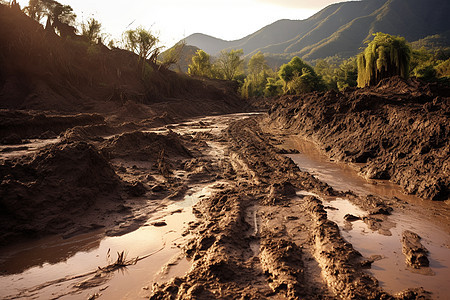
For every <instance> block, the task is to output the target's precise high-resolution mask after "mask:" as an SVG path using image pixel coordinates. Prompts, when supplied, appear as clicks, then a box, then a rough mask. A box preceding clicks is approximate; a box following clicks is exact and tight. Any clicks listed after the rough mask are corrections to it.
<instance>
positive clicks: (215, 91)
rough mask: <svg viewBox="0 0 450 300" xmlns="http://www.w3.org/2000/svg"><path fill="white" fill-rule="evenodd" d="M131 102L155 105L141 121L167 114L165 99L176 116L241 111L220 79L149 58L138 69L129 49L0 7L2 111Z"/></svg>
mask: <svg viewBox="0 0 450 300" xmlns="http://www.w3.org/2000/svg"><path fill="white" fill-rule="evenodd" d="M130 102H132V103H137V105H141V104H146V105H154V106H155V109H153V110H151V111H149V110H148V109H142V108H141V110H143V111H144V112H146V113H147V118H149V117H150V116H155V115H161V114H162V113H163V112H164V111H167V109H166V108H167V107H166V106H165V105H162V104H163V103H170V105H175V106H178V107H181V108H184V109H177V110H175V111H176V112H177V113H180V115H182V116H183V115H189V116H193V115H201V114H210V113H226V112H233V111H237V110H239V109H241V108H242V102H241V101H240V99H239V98H238V97H237V96H236V93H235V87H234V86H232V85H230V84H228V83H226V82H212V81H202V80H197V79H193V78H190V77H187V76H185V75H182V74H177V73H175V72H172V71H169V70H167V69H165V68H163V67H160V66H158V65H155V64H152V63H151V62H148V66H147V67H145V68H142V66H140V65H139V64H138V57H137V55H135V54H134V53H132V52H129V51H126V50H122V49H118V48H113V49H109V48H107V47H106V46H104V45H102V44H90V43H89V42H87V41H86V40H85V39H84V38H83V37H81V36H73V37H66V38H61V37H59V36H58V35H56V34H55V33H54V32H53V31H52V30H46V29H44V28H43V27H42V25H41V24H38V23H37V22H35V21H34V20H32V19H30V18H29V17H28V16H26V15H25V14H23V13H22V12H21V11H19V10H17V9H14V8H10V7H8V6H5V5H3V4H0V108H7V109H25V110H30V109H33V110H41V111H43V110H45V111H50V110H51V111H58V112H66V113H69V112H70V113H73V112H97V113H102V114H111V113H114V114H120V112H121V110H124V109H127V110H128V107H129V106H130ZM188 104H189V105H188ZM191 104H192V105H191ZM170 105H169V106H170ZM191 106H192V107H193V108H195V109H189V108H190V107H191ZM184 110H186V112H183V111H184ZM148 112H150V114H148ZM128 113H129V114H130V111H128ZM131 113H133V111H132V112H131ZM134 113H138V114H139V110H138V111H137V112H136V111H134ZM170 113H172V114H173V112H170ZM175 115H178V114H175ZM131 117H132V116H131Z"/></svg>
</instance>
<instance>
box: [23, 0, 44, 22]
mask: <svg viewBox="0 0 450 300" xmlns="http://www.w3.org/2000/svg"><path fill="white" fill-rule="evenodd" d="M23 11H24V13H26V14H27V15H28V16H29V17H30V18H32V19H33V20H35V21H37V22H40V21H41V20H42V18H43V17H44V16H45V6H44V3H43V2H42V1H41V0H30V1H29V2H28V6H25V7H24V8H23Z"/></svg>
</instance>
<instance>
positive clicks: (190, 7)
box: [18, 0, 343, 47]
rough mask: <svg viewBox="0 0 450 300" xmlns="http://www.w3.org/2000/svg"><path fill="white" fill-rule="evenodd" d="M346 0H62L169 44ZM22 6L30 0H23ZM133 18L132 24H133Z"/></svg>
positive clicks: (251, 27)
mask: <svg viewBox="0 0 450 300" xmlns="http://www.w3.org/2000/svg"><path fill="white" fill-rule="evenodd" d="M342 1H343V0H315V1H312V0H161V1H156V0H147V1H145V0H128V1H111V0H110V1H106V0H59V2H60V3H62V4H68V5H70V6H72V8H73V10H74V12H75V13H76V14H77V17H78V21H79V22H81V20H83V19H84V20H86V19H88V18H89V17H91V16H93V17H94V18H96V19H97V20H99V21H100V23H102V29H103V31H104V32H107V33H109V34H111V35H112V37H113V38H116V39H117V38H120V36H121V34H122V32H123V31H125V30H126V29H130V28H135V27H137V26H139V25H141V26H143V27H144V28H147V29H151V30H152V31H153V32H156V33H157V35H158V36H159V38H160V40H161V44H162V45H164V46H168V47H170V46H172V45H173V44H175V43H176V42H178V41H179V40H181V39H182V38H184V37H187V36H189V35H190V34H192V33H197V32H200V33H205V34H209V35H212V36H215V37H218V38H222V39H225V40H234V39H239V38H242V37H244V36H246V35H248V34H250V33H253V32H255V31H256V30H258V29H260V28H261V27H263V26H265V25H268V24H270V23H272V22H274V21H276V20H279V19H293V20H301V19H306V18H308V17H309V16H311V15H313V14H314V13H316V12H317V11H319V10H320V9H322V8H324V7H325V6H327V5H329V4H331V3H336V2H342ZM18 2H19V3H20V4H21V6H22V7H23V6H26V5H28V0H18ZM130 24H131V25H130Z"/></svg>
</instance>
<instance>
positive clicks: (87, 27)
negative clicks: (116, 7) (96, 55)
mask: <svg viewBox="0 0 450 300" xmlns="http://www.w3.org/2000/svg"><path fill="white" fill-rule="evenodd" d="M101 28H102V25H101V24H100V22H99V21H97V20H96V19H94V18H90V19H89V20H88V21H87V23H84V22H83V23H81V35H82V36H84V37H86V38H87V39H88V40H89V42H91V43H96V42H97V40H98V39H99V38H100V37H101Z"/></svg>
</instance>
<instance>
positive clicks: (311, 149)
mask: <svg viewBox="0 0 450 300" xmlns="http://www.w3.org/2000/svg"><path fill="white" fill-rule="evenodd" d="M285 146H286V147H287V148H295V149H298V150H299V151H300V152H301V153H300V154H294V155H288V156H289V157H291V158H292V159H293V161H294V162H296V163H297V165H298V166H299V167H300V169H302V170H305V171H307V172H310V173H311V174H313V175H315V176H316V177H317V178H318V179H320V180H322V181H324V182H327V183H328V184H329V185H330V186H332V187H333V188H335V189H337V190H342V191H347V190H352V191H354V192H355V193H357V194H361V195H367V194H372V195H379V196H382V197H397V198H399V199H401V200H403V201H405V208H404V209H402V211H401V212H400V211H399V210H396V211H394V213H393V214H392V215H391V216H389V217H388V220H387V221H386V223H388V225H390V226H389V227H391V228H390V229H389V232H390V233H387V234H386V233H384V234H380V233H379V232H377V231H372V230H370V229H369V228H368V227H367V225H366V224H365V223H364V222H363V221H355V222H352V223H351V228H349V224H348V222H345V221H344V219H343V217H344V215H345V214H353V215H356V216H361V217H362V216H365V215H367V212H365V211H364V210H362V209H360V208H359V207H357V206H355V205H354V204H352V203H350V202H349V201H348V200H347V199H341V198H336V199H323V200H324V201H325V205H326V206H327V207H328V209H327V212H328V216H329V218H330V219H331V220H333V221H335V222H336V223H337V224H338V225H339V227H340V229H341V233H342V236H343V237H344V238H345V239H346V240H348V241H349V242H350V243H352V245H353V247H354V248H355V249H356V250H358V251H359V252H360V253H361V254H362V255H363V256H365V257H368V258H369V257H371V256H379V257H380V258H381V259H379V260H376V261H375V262H374V263H373V264H372V268H371V269H369V270H368V272H369V273H371V274H373V275H374V276H375V277H376V278H377V279H378V280H379V282H380V285H381V286H382V287H383V288H384V289H385V290H386V291H388V292H391V293H396V292H399V291H402V290H404V289H406V288H413V287H423V288H424V289H425V290H428V291H430V292H432V293H433V298H434V299H448V295H450V285H449V284H448V283H449V278H450V230H449V226H448V225H449V224H448V223H449V217H450V214H449V209H448V204H446V203H435V202H430V201H422V200H420V199H418V198H415V197H412V196H408V195H405V194H403V193H402V191H401V189H400V188H399V187H398V186H396V185H394V184H390V183H388V182H380V181H378V182H375V181H366V180H365V179H363V178H361V177H360V176H358V173H357V171H356V168H355V167H350V166H348V165H345V164H340V163H335V162H332V161H330V160H329V159H328V158H327V157H326V156H324V155H322V154H321V153H320V152H319V149H318V148H317V147H316V145H315V144H313V143H311V142H309V141H306V140H304V139H302V138H300V137H292V138H291V139H289V140H288V141H287V142H286V145H285ZM404 230H411V231H413V232H416V233H417V234H419V235H420V236H421V237H422V244H423V245H424V246H425V247H426V248H427V249H428V250H429V260H430V268H425V269H421V270H420V271H418V270H414V269H411V268H408V267H407V266H406V264H405V257H404V255H403V254H402V245H401V234H402V232H403V231H404ZM389 234H390V235H389Z"/></svg>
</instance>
